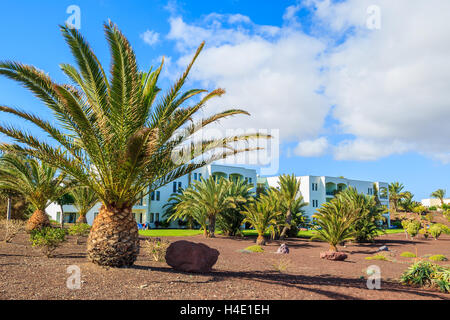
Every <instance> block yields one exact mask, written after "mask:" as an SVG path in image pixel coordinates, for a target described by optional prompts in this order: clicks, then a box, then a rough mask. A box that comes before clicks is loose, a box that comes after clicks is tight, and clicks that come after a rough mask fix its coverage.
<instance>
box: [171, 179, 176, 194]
mask: <svg viewBox="0 0 450 320" xmlns="http://www.w3.org/2000/svg"><path fill="white" fill-rule="evenodd" d="M172 191H173V193H175V192H177V182H176V181H174V182H173V190H172Z"/></svg>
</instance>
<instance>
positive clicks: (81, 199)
mask: <svg viewBox="0 0 450 320" xmlns="http://www.w3.org/2000/svg"><path fill="white" fill-rule="evenodd" d="M71 195H72V197H73V200H74V202H73V205H74V206H75V208H76V209H77V211H78V214H79V217H78V219H77V223H87V219H86V215H87V213H88V211H89V210H91V209H92V207H93V206H95V204H96V203H97V202H98V197H97V194H96V193H95V192H94V191H93V190H92V189H89V188H87V187H78V188H76V189H73V190H72V192H71Z"/></svg>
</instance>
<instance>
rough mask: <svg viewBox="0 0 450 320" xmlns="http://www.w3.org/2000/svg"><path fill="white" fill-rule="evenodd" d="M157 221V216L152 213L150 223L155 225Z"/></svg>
mask: <svg viewBox="0 0 450 320" xmlns="http://www.w3.org/2000/svg"><path fill="white" fill-rule="evenodd" d="M154 221H155V215H154V214H153V212H152V213H150V223H153V222H154Z"/></svg>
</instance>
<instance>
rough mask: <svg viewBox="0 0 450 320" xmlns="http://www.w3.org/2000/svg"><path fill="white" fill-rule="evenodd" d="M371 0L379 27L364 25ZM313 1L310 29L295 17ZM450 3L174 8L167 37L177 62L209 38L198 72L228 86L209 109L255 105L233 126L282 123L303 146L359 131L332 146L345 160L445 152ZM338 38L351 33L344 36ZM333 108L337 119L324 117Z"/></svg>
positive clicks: (321, 0)
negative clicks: (186, 13)
mask: <svg viewBox="0 0 450 320" xmlns="http://www.w3.org/2000/svg"><path fill="white" fill-rule="evenodd" d="M371 5H378V6H379V8H380V10H381V29H380V30H369V29H368V28H367V26H366V22H367V19H368V18H369V15H368V13H367V8H368V7H369V6H371ZM305 6H306V7H310V8H313V9H314V10H313V11H312V12H313V18H312V21H313V26H312V27H311V28H310V29H311V30H313V31H312V33H311V34H312V35H307V34H305V33H304V32H302V31H301V28H300V21H301V20H300V19H298V18H297V17H296V15H297V14H298V11H299V10H301V9H302V7H305ZM449 12H450V2H449V1H440V0H429V1H419V0H417V1H413V0H396V1H392V0H347V1H343V2H332V1H329V0H308V1H305V2H302V3H301V4H297V5H294V6H291V7H288V8H287V9H286V11H285V14H284V16H283V25H282V26H268V25H256V24H254V23H253V22H252V21H251V20H250V19H249V18H248V17H246V16H239V15H226V14H210V15H208V16H206V17H205V18H204V19H203V20H200V21H197V22H195V23H186V22H185V21H184V20H183V18H182V17H180V16H175V15H173V16H172V18H171V19H170V21H169V22H170V27H171V28H170V32H169V34H168V36H167V37H168V39H171V40H173V41H174V42H175V44H176V48H177V50H178V51H179V54H180V56H181V57H180V58H179V59H177V60H176V61H175V60H174V61H173V64H174V65H177V66H178V67H179V68H180V67H181V66H183V67H184V66H185V65H186V64H187V62H188V60H189V59H190V57H191V56H192V52H193V51H194V50H195V48H196V47H197V46H198V45H199V44H200V43H201V42H202V41H203V40H206V47H205V49H204V51H203V53H202V54H201V55H200V57H199V59H198V61H197V63H196V65H195V66H194V69H193V71H192V73H191V76H190V79H191V80H194V81H199V82H201V84H202V85H204V86H206V87H209V88H214V87H223V88H225V89H226V90H227V94H226V95H224V96H223V97H222V98H221V99H218V100H215V101H212V102H211V103H210V104H209V107H208V109H209V110H210V111H212V112H214V111H218V110H223V109H225V108H243V109H245V110H248V111H249V112H250V113H251V114H252V117H251V118H250V120H249V119H248V118H246V117H239V118H234V119H232V120H231V121H224V122H223V125H224V126H226V127H232V128H246V127H248V125H249V123H251V126H252V127H255V128H279V129H280V137H281V139H282V141H292V140H295V141H303V142H301V143H299V146H298V147H297V149H296V150H294V152H295V154H297V155H299V154H300V155H303V156H304V155H305V154H308V152H307V151H306V149H307V147H308V146H309V147H310V149H313V148H312V145H314V146H315V147H317V145H320V143H319V141H323V140H320V139H321V138H318V137H321V136H324V133H328V134H343V135H345V136H352V137H354V138H353V139H346V140H345V141H342V142H340V143H338V144H337V145H336V146H334V147H330V150H332V151H333V153H334V157H335V159H338V160H376V159H379V158H380V157H385V156H389V155H391V154H401V153H405V152H417V153H420V154H424V155H426V156H430V157H432V158H435V159H439V160H441V161H442V162H446V161H447V160H446V159H447V158H449V156H448V155H449V154H450V144H449V143H448V141H447V140H448V138H447V137H448V136H449V135H450V126H449V125H448V119H450V90H448V84H449V83H450V60H449V59H448V57H449V56H450V42H449V41H448V39H450V19H448V13H449ZM349 30H350V31H351V32H349ZM336 39H341V40H343V41H341V42H340V43H339V45H338V46H336V44H335V43H336ZM320 90H323V92H324V94H319V93H318V92H319V91H320ZM331 106H334V107H333V109H331ZM330 110H331V113H330V116H331V117H332V118H333V120H335V122H336V123H337V126H336V127H333V128H330V127H324V125H325V117H326V116H327V114H328V113H329V112H330ZM323 139H325V138H323ZM325 140H326V139H325ZM333 140H336V139H333ZM314 142H315V143H314ZM308 143H309V145H308ZM317 153H318V154H320V152H317Z"/></svg>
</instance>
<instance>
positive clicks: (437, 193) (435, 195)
mask: <svg viewBox="0 0 450 320" xmlns="http://www.w3.org/2000/svg"><path fill="white" fill-rule="evenodd" d="M431 196H432V197H433V198H437V199H439V201H441V206H443V205H444V198H445V190H444V189H437V190H436V191H434V192H433V193H432V194H431Z"/></svg>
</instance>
